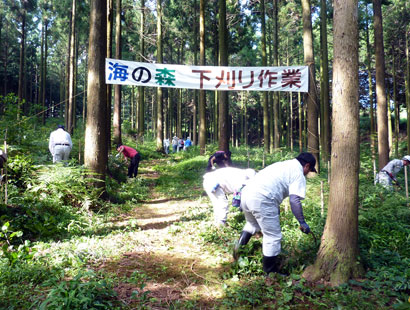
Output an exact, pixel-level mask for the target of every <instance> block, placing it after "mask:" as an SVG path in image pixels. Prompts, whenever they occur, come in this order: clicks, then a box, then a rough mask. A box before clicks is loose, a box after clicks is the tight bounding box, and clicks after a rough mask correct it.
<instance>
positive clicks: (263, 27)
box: [260, 0, 270, 153]
mask: <svg viewBox="0 0 410 310" xmlns="http://www.w3.org/2000/svg"><path fill="white" fill-rule="evenodd" d="M260 12H261V33H262V37H261V49H262V51H261V52H262V53H261V54H262V66H263V67H266V66H267V63H268V61H267V56H266V25H265V24H266V23H265V0H260ZM261 96H262V106H263V146H264V147H263V149H264V152H265V153H269V150H270V147H269V142H270V140H269V138H270V135H269V106H268V92H266V91H264V92H262V93H261Z"/></svg>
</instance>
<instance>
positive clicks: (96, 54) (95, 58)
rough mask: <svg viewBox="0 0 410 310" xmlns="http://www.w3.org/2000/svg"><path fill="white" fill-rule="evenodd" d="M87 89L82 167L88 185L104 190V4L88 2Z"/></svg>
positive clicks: (105, 160) (105, 146) (105, 95)
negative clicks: (88, 176) (89, 180)
mask: <svg viewBox="0 0 410 310" xmlns="http://www.w3.org/2000/svg"><path fill="white" fill-rule="evenodd" d="M88 51H89V58H88V60H89V62H88V87H87V93H88V97H87V100H88V102H87V122H86V129H85V145H84V165H85V167H87V168H88V169H90V170H91V172H93V173H95V175H92V176H91V177H92V179H93V181H92V183H93V185H94V186H95V187H97V188H101V189H102V190H104V191H105V182H104V181H105V174H106V170H107V162H108V155H107V154H108V153H107V141H106V138H107V135H106V133H105V130H106V128H107V126H106V122H107V117H106V116H107V111H106V109H107V89H106V87H105V56H106V51H107V2H106V1H100V0H91V1H90V35H89V48H88Z"/></svg>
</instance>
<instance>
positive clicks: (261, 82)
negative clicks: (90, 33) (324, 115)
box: [105, 58, 309, 92]
mask: <svg viewBox="0 0 410 310" xmlns="http://www.w3.org/2000/svg"><path fill="white" fill-rule="evenodd" d="M105 82H106V83H107V84H121V85H134V86H151V87H171V88H189V89H204V90H234V91H239V90H254V91H292V92H308V88H309V70H308V67H307V66H290V67H212V66H184V65H169V64H154V63H144V62H134V61H126V60H118V59H110V58H106V59H105Z"/></svg>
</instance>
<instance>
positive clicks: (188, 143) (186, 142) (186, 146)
mask: <svg viewBox="0 0 410 310" xmlns="http://www.w3.org/2000/svg"><path fill="white" fill-rule="evenodd" d="M191 146H192V141H191V139H190V138H189V137H188V138H186V140H185V143H184V150H185V151H186V150H188V149H189V147H191Z"/></svg>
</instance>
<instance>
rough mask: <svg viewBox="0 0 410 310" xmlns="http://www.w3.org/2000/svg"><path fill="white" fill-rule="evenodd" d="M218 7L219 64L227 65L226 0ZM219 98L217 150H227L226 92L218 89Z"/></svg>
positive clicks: (219, 3) (227, 106)
mask: <svg viewBox="0 0 410 310" xmlns="http://www.w3.org/2000/svg"><path fill="white" fill-rule="evenodd" d="M218 8H219V10H218V11H219V20H218V24H219V27H218V29H219V31H218V37H219V40H218V41H219V66H228V42H227V41H228V31H227V28H226V0H218ZM218 98H219V115H218V117H219V126H218V127H219V150H221V151H225V152H226V151H228V150H229V117H228V110H229V103H228V92H227V91H218Z"/></svg>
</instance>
